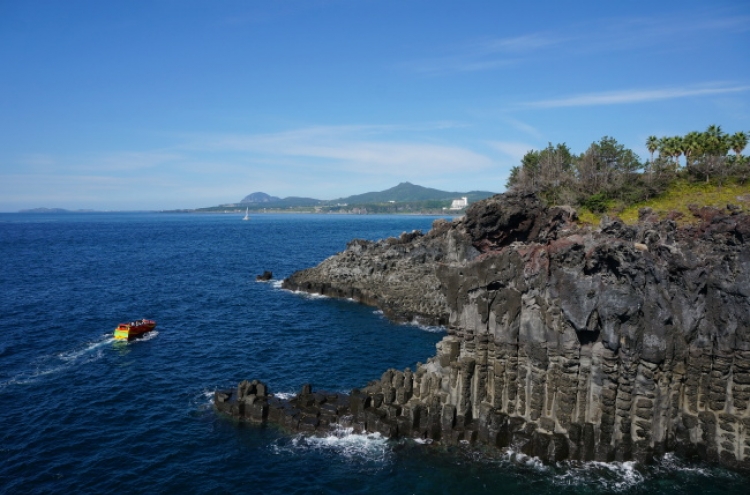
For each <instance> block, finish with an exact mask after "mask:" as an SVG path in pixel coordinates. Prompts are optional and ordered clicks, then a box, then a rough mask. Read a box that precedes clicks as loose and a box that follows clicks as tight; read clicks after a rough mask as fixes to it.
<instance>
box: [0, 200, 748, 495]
mask: <svg viewBox="0 0 750 495" xmlns="http://www.w3.org/2000/svg"><path fill="white" fill-rule="evenodd" d="M434 219H435V217H421V216H325V215H255V216H251V220H250V221H249V222H244V221H241V215H239V216H238V215H218V214H217V215H186V214H182V215H180V214H159V213H127V214H126V213H111V214H0V268H1V269H0V493H3V494H4V493H8V494H16V493H18V494H29V493H32V494H35V493H65V494H70V493H76V494H79V493H96V494H107V493H160V494H161V493H163V494H171V493H175V494H177V493H179V494H193V493H195V494H203V493H206V494H208V493H211V494H213V493H232V494H241V493H252V494H256V493H262V494H276V493H279V494H295V493H299V494H308V493H321V494H329V493H330V494H339V493H340V494H348V493H361V494H380V493H383V494H386V493H387V494H392V495H398V494H412V493H418V494H422V493H424V494H484V493H497V494H522V493H523V494H526V493H534V494H568V493H571V494H572V493H607V492H614V493H643V494H646V493H648V494H655V493H658V494H678V493H700V494H712V493H737V494H740V493H742V494H747V493H750V478H749V477H748V476H746V475H743V474H739V473H736V472H732V471H728V470H725V469H721V468H718V467H715V466H709V465H702V464H687V463H685V462H682V461H680V460H678V459H676V458H675V457H673V456H667V457H665V458H662V459H658V460H656V461H655V463H654V464H653V465H649V466H644V465H639V464H635V463H619V464H599V463H583V464H571V463H562V464H559V465H555V466H545V465H543V464H541V463H539V462H538V461H537V460H536V459H532V458H528V457H524V456H522V455H517V454H515V453H513V452H506V453H503V454H501V455H491V454H489V453H478V452H472V451H470V450H467V449H465V448H453V449H444V448H439V447H436V446H434V445H422V444H418V443H415V442H413V441H388V440H385V439H382V438H380V437H378V436H377V435H368V436H363V435H352V434H351V433H350V432H348V431H346V430H343V431H338V432H336V433H334V434H331V435H330V436H327V437H325V438H306V437H302V436H289V435H286V434H284V433H283V432H280V431H279V430H277V429H276V428H274V427H257V426H251V425H247V424H238V423H236V422H234V421H233V420H231V419H229V418H226V417H223V416H221V415H219V414H218V413H216V412H215V411H214V410H213V408H212V406H211V396H212V393H213V391H214V390H216V389H217V388H227V387H234V386H236V384H237V382H239V381H240V380H242V379H255V378H257V379H260V380H263V381H265V382H266V383H268V385H269V386H270V388H271V391H272V392H274V393H278V394H292V393H295V392H297V391H298V389H299V388H300V387H301V385H302V384H303V383H305V382H310V383H312V384H313V386H314V388H315V389H319V390H330V391H348V390H349V389H351V388H352V387H357V386H363V385H365V384H366V383H367V382H368V381H370V380H372V379H377V378H379V377H380V375H381V374H382V373H383V371H385V370H386V369H387V368H392V367H395V368H400V369H403V368H405V367H407V366H409V367H411V368H412V369H414V367H415V366H416V363H417V362H419V361H422V362H424V361H425V360H426V359H427V358H428V357H430V356H432V355H433V354H434V351H435V344H436V343H437V342H438V341H439V340H440V339H441V338H442V335H443V333H442V329H440V328H429V327H427V328H425V327H420V326H418V325H397V324H393V323H390V322H389V321H387V320H386V319H385V318H383V316H382V315H381V314H379V313H378V312H377V311H375V310H374V309H373V308H370V307H366V306H363V305H360V304H357V303H354V302H351V301H342V300H334V299H328V298H322V297H313V296H309V295H303V294H296V293H292V292H288V291H284V290H282V289H281V288H280V281H281V280H282V279H283V278H284V277H286V276H289V275H290V274H291V273H292V272H294V271H296V270H299V269H302V268H306V267H309V266H313V265H315V264H317V263H319V262H320V261H322V260H323V259H325V258H327V257H328V256H330V255H332V254H334V253H336V252H338V251H341V250H343V249H344V248H345V247H346V243H347V242H348V241H349V240H351V239H353V238H366V239H378V238H383V237H388V236H392V235H399V234H400V233H401V232H404V231H411V230H413V229H421V230H423V231H426V230H428V229H429V227H430V225H431V223H432V221H433V220H434ZM264 270H270V271H272V272H273V274H274V280H273V281H271V282H270V283H258V282H256V281H255V275H257V274H260V273H262V272H263V271H264ZM141 317H146V318H152V319H155V320H156V321H157V323H158V327H157V330H156V331H155V332H153V333H151V334H150V335H149V336H148V337H147V338H144V339H142V340H138V341H133V342H129V343H122V342H115V341H113V339H112V330H113V329H114V327H115V326H116V325H117V323H119V322H123V321H128V320H131V319H135V318H141Z"/></svg>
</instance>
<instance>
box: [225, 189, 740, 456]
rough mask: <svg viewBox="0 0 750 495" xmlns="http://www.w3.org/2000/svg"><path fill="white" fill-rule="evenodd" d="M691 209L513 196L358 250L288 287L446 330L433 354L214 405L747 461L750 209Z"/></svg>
mask: <svg viewBox="0 0 750 495" xmlns="http://www.w3.org/2000/svg"><path fill="white" fill-rule="evenodd" d="M692 214H693V216H694V219H695V222H693V223H690V224H683V223H681V224H678V223H677V222H675V221H674V219H670V218H666V219H665V218H660V217H658V216H656V215H655V214H653V212H652V211H651V210H650V209H648V208H644V209H642V210H641V212H640V216H639V219H638V222H637V223H635V224H633V225H627V224H624V223H623V222H621V221H619V220H610V219H607V218H606V217H605V218H604V219H602V221H601V223H600V225H598V226H591V225H581V224H579V223H577V222H576V218H577V214H576V211H575V210H574V209H572V208H570V207H555V206H547V205H545V203H544V202H542V201H541V200H539V199H538V198H537V197H536V196H535V195H533V194H524V193H506V194H504V195H497V196H494V197H492V198H490V199H487V200H484V201H480V202H478V203H475V204H473V205H471V206H470V207H469V208H468V209H467V211H466V215H465V216H464V217H463V218H461V219H457V220H454V221H452V222H449V221H446V220H437V221H436V222H435V223H434V224H433V228H432V229H431V230H430V231H429V232H427V233H422V232H418V231H415V232H411V233H404V234H402V235H401V236H400V237H393V238H389V239H384V240H381V241H377V242H372V241H364V240H353V241H351V242H350V243H349V244H348V246H347V248H346V250H344V251H343V252H341V253H338V254H336V255H334V256H332V257H330V258H328V259H327V260H325V261H323V262H322V263H321V264H320V265H318V266H316V267H312V268H309V269H306V270H302V271H300V272H297V273H295V274H293V275H292V276H290V277H289V278H288V279H286V280H285V281H284V283H283V287H285V288H286V289H289V290H295V291H306V292H313V293H319V294H324V295H328V296H333V297H346V298H353V299H355V300H358V301H360V302H362V303H364V304H369V305H372V306H376V307H378V308H381V309H382V310H383V312H384V313H385V314H386V315H387V316H389V317H390V318H392V319H395V320H407V321H409V320H415V319H416V320H418V321H421V322H424V323H433V324H441V325H444V326H445V327H446V331H447V335H446V337H445V338H444V339H443V340H442V341H441V342H439V343H438V344H437V353H436V355H435V356H434V357H432V358H430V359H429V360H428V361H427V363H425V364H419V365H418V366H417V368H416V369H415V370H410V369H406V370H387V371H385V372H384V373H383V375H382V376H381V377H380V379H377V380H374V381H372V382H370V383H369V384H367V385H366V386H363V387H361V388H360V389H355V390H353V391H352V392H351V393H350V394H328V393H324V392H318V393H316V392H314V391H313V390H312V388H311V387H310V386H305V387H303V389H302V391H301V392H300V393H299V394H298V395H296V396H295V397H293V398H291V399H287V400H284V399H280V398H278V397H275V396H273V395H271V394H270V393H269V391H268V387H267V386H266V385H265V384H263V383H260V382H257V381H253V382H247V381H244V382H242V383H240V385H239V386H238V388H237V389H236V390H231V391H219V392H217V393H216V394H215V398H214V403H215V405H216V407H217V409H218V410H219V411H222V412H225V413H228V414H231V415H233V416H235V417H238V418H244V419H247V420H249V421H254V422H259V423H260V422H266V421H268V422H272V423H276V424H279V425H281V426H283V427H285V428H288V429H290V430H292V431H305V432H310V433H315V432H323V431H328V429H329V428H331V425H340V426H349V427H352V428H354V429H355V431H368V432H376V431H377V432H380V433H381V434H383V435H385V436H388V437H394V438H395V437H412V438H420V439H431V440H433V441H435V442H440V443H443V444H457V443H470V444H482V445H486V446H491V447H497V448H506V447H509V448H512V449H514V450H516V451H519V452H523V453H525V454H527V455H533V456H537V457H539V458H541V459H543V460H545V461H549V462H554V461H560V460H565V459H571V460H582V461H588V460H596V461H604V462H608V461H628V460H638V461H641V462H648V461H649V460H650V459H652V458H653V457H654V456H659V455H661V454H664V453H666V452H675V453H677V454H679V455H680V456H682V457H684V458H687V459H703V460H708V461H712V462H718V463H721V464H723V465H726V466H730V467H734V468H750V249H749V248H748V242H749V241H750V216H749V215H747V214H745V213H743V212H742V211H740V209H739V208H736V207H733V206H731V205H728V206H727V207H726V208H723V209H718V208H710V207H703V208H694V209H693V210H692Z"/></svg>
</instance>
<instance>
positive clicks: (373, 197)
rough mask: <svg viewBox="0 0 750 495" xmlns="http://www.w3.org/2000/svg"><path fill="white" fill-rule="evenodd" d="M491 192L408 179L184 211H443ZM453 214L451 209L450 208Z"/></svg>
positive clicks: (259, 196) (259, 195) (257, 197)
mask: <svg viewBox="0 0 750 495" xmlns="http://www.w3.org/2000/svg"><path fill="white" fill-rule="evenodd" d="M494 195H495V193H493V192H489V191H469V192H464V193H462V192H449V191H441V190H439V189H432V188H429V187H422V186H418V185H416V184H411V183H410V182H402V183H401V184H399V185H397V186H395V187H392V188H390V189H386V190H385V191H378V192H369V193H365V194H358V195H356V196H348V197H346V198H339V199H334V200H329V201H325V200H319V199H313V198H298V197H288V198H278V197H275V196H269V195H268V194H266V193H262V192H255V193H252V194H250V195H248V196H246V197H245V198H244V199H243V200H242V201H241V202H239V203H231V204H224V205H219V206H211V207H208V208H199V209H196V210H184V211H186V212H196V213H239V212H244V211H245V210H246V209H248V210H250V212H274V213H280V212H284V213H354V214H362V213H429V214H443V213H445V212H444V211H443V210H444V209H445V208H449V207H450V206H451V202H452V201H453V200H455V199H459V198H461V197H466V198H467V199H468V201H469V203H475V202H477V201H480V200H482V199H485V198H489V197H490V196H494ZM454 213H455V211H454Z"/></svg>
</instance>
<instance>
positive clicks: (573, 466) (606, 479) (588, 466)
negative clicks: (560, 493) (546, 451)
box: [552, 461, 646, 492]
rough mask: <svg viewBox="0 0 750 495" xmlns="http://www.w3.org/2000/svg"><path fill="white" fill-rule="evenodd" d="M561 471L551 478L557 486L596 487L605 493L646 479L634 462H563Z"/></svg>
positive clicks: (631, 485)
mask: <svg viewBox="0 0 750 495" xmlns="http://www.w3.org/2000/svg"><path fill="white" fill-rule="evenodd" d="M558 467H560V468H562V471H561V472H559V473H558V474H556V475H555V476H553V478H552V482H553V483H554V484H557V485H566V486H571V485H574V486H575V485H586V486H598V487H599V488H601V489H603V490H607V491H615V492H619V491H624V490H628V489H631V488H633V487H634V486H636V485H639V484H640V483H642V482H643V481H644V480H645V479H646V478H645V476H644V474H643V473H642V472H641V471H640V470H639V469H638V463H636V462H635V461H627V462H595V461H592V462H583V463H573V462H564V463H560V464H558Z"/></svg>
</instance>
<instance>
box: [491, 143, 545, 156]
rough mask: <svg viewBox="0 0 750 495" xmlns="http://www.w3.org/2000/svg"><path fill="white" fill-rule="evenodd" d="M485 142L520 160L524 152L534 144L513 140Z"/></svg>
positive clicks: (531, 148)
mask: <svg viewBox="0 0 750 495" xmlns="http://www.w3.org/2000/svg"><path fill="white" fill-rule="evenodd" d="M487 144H488V145H489V146H490V147H492V148H494V149H496V150H497V151H499V152H501V153H503V154H505V155H508V156H509V157H511V158H513V160H515V161H520V160H521V158H523V156H524V155H525V154H526V153H528V152H529V151H531V150H533V149H534V146H532V145H530V144H528V143H519V142H513V141H490V142H488V143H487Z"/></svg>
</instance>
